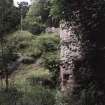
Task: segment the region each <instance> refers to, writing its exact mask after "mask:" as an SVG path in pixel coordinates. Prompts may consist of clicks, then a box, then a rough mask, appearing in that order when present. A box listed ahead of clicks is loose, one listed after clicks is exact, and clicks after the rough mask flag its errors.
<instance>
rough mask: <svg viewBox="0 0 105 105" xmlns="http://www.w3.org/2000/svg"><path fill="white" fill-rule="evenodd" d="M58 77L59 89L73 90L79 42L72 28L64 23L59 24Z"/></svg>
mask: <svg viewBox="0 0 105 105" xmlns="http://www.w3.org/2000/svg"><path fill="white" fill-rule="evenodd" d="M60 39H61V42H60V45H61V47H60V61H61V62H60V79H61V91H67V90H68V89H69V91H73V89H74V87H76V86H77V84H76V83H75V77H74V73H73V72H74V70H75V65H74V61H75V60H77V59H80V58H81V52H80V49H81V48H80V46H81V43H80V41H79V40H78V37H77V36H76V35H75V33H74V31H73V28H72V27H71V26H67V24H66V23H62V24H61V25H60Z"/></svg>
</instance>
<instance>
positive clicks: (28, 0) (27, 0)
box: [14, 0, 31, 6]
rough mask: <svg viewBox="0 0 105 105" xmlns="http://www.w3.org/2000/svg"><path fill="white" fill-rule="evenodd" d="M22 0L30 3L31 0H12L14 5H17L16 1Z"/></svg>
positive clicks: (20, 0)
mask: <svg viewBox="0 0 105 105" xmlns="http://www.w3.org/2000/svg"><path fill="white" fill-rule="evenodd" d="M22 1H26V2H28V3H29V4H30V1H31V0H14V5H15V6H18V4H17V2H22Z"/></svg>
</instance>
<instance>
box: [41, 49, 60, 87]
mask: <svg viewBox="0 0 105 105" xmlns="http://www.w3.org/2000/svg"><path fill="white" fill-rule="evenodd" d="M43 60H44V66H45V67H46V68H47V69H49V71H50V73H51V75H52V76H51V79H52V80H53V82H54V84H55V85H58V83H59V55H58V52H56V51H55V52H49V53H46V54H44V55H43Z"/></svg>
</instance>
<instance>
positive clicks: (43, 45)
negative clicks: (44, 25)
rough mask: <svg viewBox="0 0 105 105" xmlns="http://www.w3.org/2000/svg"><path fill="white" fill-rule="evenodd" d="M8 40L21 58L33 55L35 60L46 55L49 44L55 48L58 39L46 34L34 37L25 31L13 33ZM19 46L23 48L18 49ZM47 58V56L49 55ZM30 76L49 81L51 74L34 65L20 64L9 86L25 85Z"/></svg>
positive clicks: (55, 36)
mask: <svg viewBox="0 0 105 105" xmlns="http://www.w3.org/2000/svg"><path fill="white" fill-rule="evenodd" d="M9 39H10V43H11V40H12V44H13V45H15V47H16V50H17V52H18V53H21V54H22V55H23V56H33V55H34V57H36V58H35V59H37V56H39V55H40V54H43V53H44V54H45V53H46V55H47V53H48V52H46V51H45V49H47V47H48V46H47V45H49V43H52V44H53V45H54V47H57V45H58V43H59V41H58V40H59V37H58V36H57V35H56V34H48V33H46V34H41V35H40V36H34V35H32V34H31V33H29V32H27V31H23V32H19V31H18V32H15V33H14V34H13V35H12V36H10V38H9ZM20 45H24V46H25V47H23V48H20ZM47 50H49V49H47ZM41 56H42V55H41ZM47 56H49V53H48V55H47ZM32 76H34V77H42V78H47V79H49V78H50V77H51V74H50V73H49V70H47V69H45V68H44V67H41V66H40V67H39V66H37V65H36V64H35V63H34V64H27V65H25V64H21V65H20V67H19V68H18V70H16V71H15V72H14V73H13V74H12V75H11V77H10V82H11V84H16V85H24V84H26V83H27V82H26V80H27V78H29V77H32Z"/></svg>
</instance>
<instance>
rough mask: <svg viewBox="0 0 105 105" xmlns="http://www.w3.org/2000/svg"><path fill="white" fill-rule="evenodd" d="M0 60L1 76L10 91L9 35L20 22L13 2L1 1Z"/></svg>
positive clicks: (9, 0)
mask: <svg viewBox="0 0 105 105" xmlns="http://www.w3.org/2000/svg"><path fill="white" fill-rule="evenodd" d="M0 7H1V8H0V13H1V15H0V47H1V48H0V59H1V62H0V63H1V64H0V65H2V66H1V70H2V71H1V73H2V74H1V75H4V76H5V83H6V89H8V85H9V83H8V74H9V71H8V68H7V67H8V62H9V59H8V57H9V56H10V54H9V47H7V46H6V43H7V39H6V36H7V34H9V33H11V32H12V31H14V30H16V29H17V25H18V24H19V21H20V17H19V15H20V13H19V10H18V9H17V8H16V7H14V6H13V1H12V0H1V1H0ZM7 52H8V53H7ZM7 56H8V57H7Z"/></svg>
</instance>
